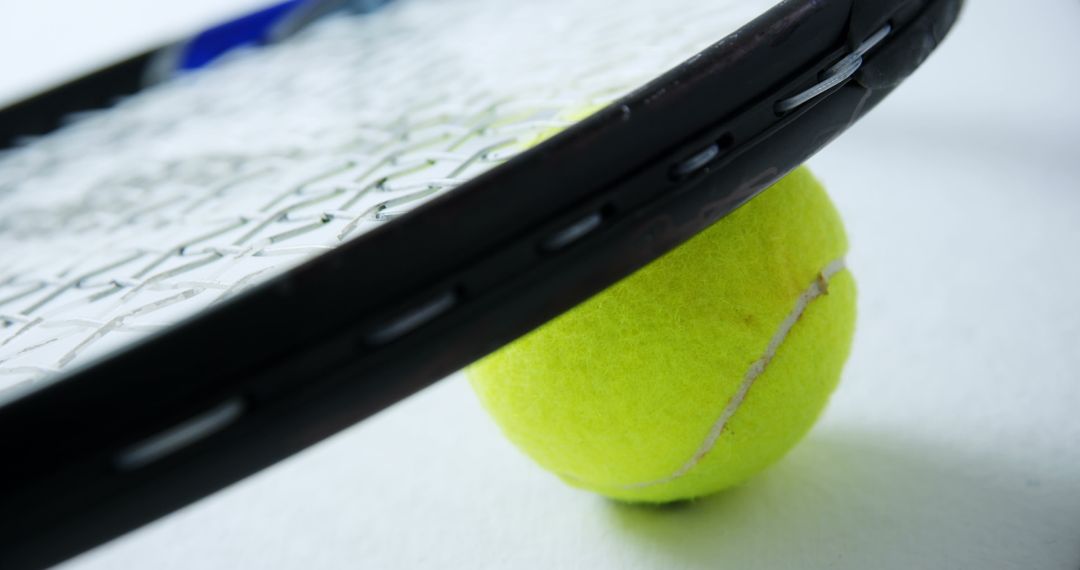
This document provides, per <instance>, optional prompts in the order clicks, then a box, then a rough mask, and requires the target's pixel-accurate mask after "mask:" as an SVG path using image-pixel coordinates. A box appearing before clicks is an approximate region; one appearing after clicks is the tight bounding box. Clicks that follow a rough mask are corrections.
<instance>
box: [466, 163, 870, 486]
mask: <svg viewBox="0 0 1080 570" xmlns="http://www.w3.org/2000/svg"><path fill="white" fill-rule="evenodd" d="M846 251H847V239H846V236H845V234H844V230H843V226H842V224H841V221H840V218H839V215H838V214H837V212H836V210H835V208H834V207H833V205H832V203H831V202H830V201H829V198H828V196H827V195H826V193H825V191H824V190H823V188H822V187H821V186H820V185H819V184H818V182H817V181H816V180H815V179H814V178H813V176H812V175H811V174H810V173H809V171H807V170H806V169H805V168H800V169H798V170H796V171H794V172H793V173H791V174H789V175H788V176H787V177H785V178H784V179H782V180H781V181H780V182H778V183H777V184H775V185H774V186H772V187H771V188H769V189H768V190H766V191H764V192H762V193H761V194H760V195H759V196H757V197H756V198H754V199H753V200H751V201H750V202H748V203H747V204H746V205H744V206H743V207H741V208H739V209H738V210H736V211H735V212H733V213H731V214H730V215H728V216H727V217H725V218H723V219H721V220H720V221H719V222H717V223H716V224H714V225H712V226H711V227H709V228H707V229H706V230H705V231H703V232H702V233H700V234H698V235H697V236H695V237H693V238H692V239H690V240H689V241H687V242H686V243H684V244H682V245H681V246H679V247H678V248H676V249H674V250H672V251H671V252H669V253H668V254H666V255H664V256H662V257H661V258H659V259H657V260H655V261H653V262H652V263H650V264H649V265H647V266H646V267H644V268H642V269H641V270H639V271H637V272H636V273H634V274H632V275H630V276H629V277H627V278H625V279H623V280H622V281H620V282H618V283H616V284H615V285H613V286H612V287H610V288H608V289H607V290H605V291H603V292H601V293H600V294H598V295H595V296H594V297H592V298H590V299H589V300H587V301H585V302H584V303H582V304H580V305H579V306H577V307H575V308H574V309H572V310H570V311H569V312H567V313H564V314H563V315H560V316H559V317H557V318H556V319H554V320H552V321H550V322H549V323H547V324H545V325H543V326H542V327H540V328H538V329H536V330H534V331H533V332H531V333H529V334H527V335H526V336H524V337H522V338H520V339H518V340H517V341H515V342H513V343H511V344H510V345H507V346H506V347H503V348H502V349H500V350H499V351H497V352H495V353H493V354H492V355H490V356H488V357H486V358H485V359H483V360H481V361H479V362H477V363H476V364H474V365H472V366H471V367H469V369H468V370H467V373H468V376H469V378H470V381H471V384H472V386H473V388H474V390H475V391H476V393H477V394H478V396H479V398H480V400H481V402H482V403H483V405H484V407H485V408H487V410H488V411H489V412H490V413H491V415H492V416H493V417H494V418H495V420H496V422H497V423H498V424H499V426H500V427H501V428H502V430H503V432H504V433H505V434H506V435H507V436H508V437H509V439H510V440H511V441H512V442H513V443H515V444H516V445H517V446H518V447H519V448H521V449H522V450H523V451H525V452H526V453H527V454H528V455H530V456H531V457H532V458H533V459H534V460H536V462H538V463H539V464H540V465H542V466H543V467H545V468H546V469H548V470H550V471H552V472H554V473H556V474H557V475H559V476H560V477H561V478H562V479H563V480H565V481H566V482H567V483H569V484H571V485H573V486H576V487H580V488H584V489H590V490H592V491H596V492H598V493H601V494H603V495H606V496H609V497H612V498H616V499H621V500H627V501H641V502H669V501H675V500H680V499H688V498H693V497H700V496H704V495H708V494H710V493H714V492H716V491H719V490H722V489H724V488H727V487H730V486H732V485H736V484H738V483H741V482H743V481H745V480H746V479H748V478H749V477H750V476H752V475H753V474H755V473H757V472H758V471H760V470H762V469H764V468H765V467H767V466H768V465H769V464H771V463H773V462H775V461H777V460H778V459H779V458H780V457H781V456H782V455H783V454H784V453H785V452H787V451H788V450H789V449H790V448H791V447H792V446H793V445H794V444H795V443H796V442H797V441H798V440H799V439H800V438H801V437H802V436H803V435H804V434H805V433H806V432H807V431H808V430H809V429H810V427H811V425H812V424H813V422H814V421H815V419H816V418H817V417H818V415H819V414H820V413H821V411H822V409H823V408H824V407H825V404H826V403H827V401H828V398H829V395H830V394H831V393H832V391H833V389H834V388H835V386H836V384H837V382H838V380H839V377H840V373H841V369H842V367H843V364H844V361H845V360H846V358H847V355H848V351H849V348H850V344H851V339H852V335H853V332H854V322H855V283H854V281H853V279H852V276H851V274H850V273H849V271H848V270H847V269H846V267H845V265H844V254H845V252H846Z"/></svg>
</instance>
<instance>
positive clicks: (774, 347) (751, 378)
mask: <svg viewBox="0 0 1080 570" xmlns="http://www.w3.org/2000/svg"><path fill="white" fill-rule="evenodd" d="M846 268H847V266H846V264H845V262H844V258H840V259H836V260H833V261H832V262H830V263H828V264H827V265H826V266H825V267H824V268H823V269H822V270H821V271H819V272H818V275H817V277H816V278H815V279H814V281H813V282H812V283H811V284H810V286H809V287H807V288H806V289H805V290H803V292H802V293H801V294H799V297H798V298H797V299H796V300H795V306H794V307H793V308H792V310H791V311H790V312H789V313H788V315H787V316H786V317H785V318H784V320H783V321H781V322H780V326H779V327H778V328H777V329H776V332H775V333H773V336H772V338H770V339H769V344H768V345H767V346H766V347H765V352H764V353H763V354H762V355H761V357H760V358H758V359H757V360H755V361H754V362H753V364H751V365H750V367H749V368H748V369H747V370H746V373H745V374H744V375H743V379H742V382H741V383H740V384H739V389H738V390H736V392H735V394H734V395H733V396H732V397H731V399H730V400H728V403H727V405H726V406H724V411H723V412H722V413H721V414H720V417H719V418H717V420H716V421H715V422H713V425H712V427H711V428H710V429H709V432H708V435H707V436H706V437H705V440H704V441H703V442H702V443H701V445H700V446H699V447H698V449H697V451H695V452H694V454H693V455H692V456H691V457H690V459H688V460H687V461H686V462H685V463H683V465H682V466H681V467H679V468H678V469H677V470H675V472H673V473H672V474H670V475H667V476H665V477H662V478H660V479H654V480H652V481H644V482H641V483H633V484H630V485H622V486H621V488H622V489H624V490H638V489H644V488H647V487H653V486H656V485H662V484H664V483H670V482H672V481H675V480H676V479H679V478H680V477H683V476H684V475H686V474H687V473H689V472H690V471H691V470H693V469H694V468H695V467H697V465H698V464H699V463H701V461H702V460H703V459H704V458H705V456H706V455H708V453H709V452H710V451H711V450H712V449H713V447H714V446H715V445H716V442H717V440H719V439H720V436H721V435H722V434H723V432H724V429H725V428H726V427H727V423H728V421H730V420H731V418H732V417H733V416H734V415H735V413H736V412H738V411H739V408H740V407H741V406H742V403H743V401H745V400H746V396H747V395H748V394H749V393H750V389H751V388H752V387H753V385H754V382H755V381H756V380H757V379H758V378H759V377H761V375H762V374H764V373H765V370H766V369H767V368H768V365H769V362H771V361H772V359H773V358H774V357H775V356H776V353H777V351H779V350H780V347H781V346H783V344H784V341H785V340H787V337H788V335H789V334H790V333H791V329H792V328H794V326H795V323H797V322H798V321H799V319H800V318H801V317H802V315H803V313H805V312H806V309H807V307H809V306H810V303H812V302H813V301H814V300H815V299H817V298H818V297H821V296H822V295H827V294H828V292H829V279H831V278H832V277H833V276H834V275H836V274H837V273H839V272H841V271H843V270H844V269H846Z"/></svg>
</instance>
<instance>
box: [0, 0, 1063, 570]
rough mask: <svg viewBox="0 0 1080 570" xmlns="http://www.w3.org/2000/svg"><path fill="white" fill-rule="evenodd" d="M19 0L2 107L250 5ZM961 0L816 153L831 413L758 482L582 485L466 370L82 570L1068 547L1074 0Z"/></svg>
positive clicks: (751, 558) (797, 557) (830, 560)
mask: <svg viewBox="0 0 1080 570" xmlns="http://www.w3.org/2000/svg"><path fill="white" fill-rule="evenodd" d="M20 4H21V6H16V7H14V10H15V11H16V17H4V18H0V58H2V59H0V69H3V71H4V73H3V75H2V76H0V102H3V101H9V100H12V99H14V98H17V97H19V96H21V95H24V94H26V93H28V92H31V91H33V90H34V89H37V88H40V87H41V86H42V85H47V84H50V83H54V82H56V81H57V80H59V79H62V78H64V77H66V76H68V75H70V74H71V73H72V72H73V71H74V70H77V69H84V68H86V67H88V66H93V65H96V64H97V63H100V62H104V61H109V60H110V59H115V58H116V56H117V55H119V54H124V53H130V52H132V51H135V50H137V49H139V48H144V47H147V46H149V45H153V44H154V43H155V42H156V41H161V40H166V39H171V38H175V37H177V36H179V35H180V34H181V33H182V32H183V31H184V30H188V29H191V28H192V27H194V26H197V25H200V24H203V23H207V22H211V21H215V20H217V19H219V18H221V17H224V16H226V15H229V14H233V13H236V12H237V11H242V10H244V9H247V8H250V7H251V6H252V5H256V4H258V2H257V1H255V0H229V1H228V2H225V1H220V0H219V1H217V2H209V1H202V0H200V1H188V2H185V3H156V2H155V3H149V2H134V1H128V0H108V1H106V0H98V1H97V2H93V3H88V2H77V1H75V0H67V1H65V0H47V1H43V0H38V1H37V2H33V3H30V2H25V3H20ZM968 4H969V6H968V9H967V11H966V13H965V14H964V17H963V18H962V21H961V23H960V25H959V27H958V28H957V30H956V31H955V33H954V34H953V35H952V36H951V37H950V38H949V40H948V41H947V42H946V44H945V45H944V46H942V48H941V49H940V51H939V52H938V53H937V54H936V55H935V56H934V57H933V58H932V59H931V60H930V61H929V62H928V63H927V64H926V66H925V67H924V68H923V69H922V70H920V72H919V73H918V74H917V75H916V76H915V77H913V78H912V79H911V80H909V81H908V82H907V83H906V84H905V85H904V86H903V87H902V88H901V89H900V90H899V91H898V92H896V93H895V94H894V95H893V96H892V97H891V98H890V99H889V100H887V101H886V102H885V104H884V105H883V106H882V107H881V108H879V109H878V110H877V111H875V112H874V113H873V114H872V115H871V116H870V117H868V118H867V119H865V120H864V121H863V122H862V123H861V124H859V125H858V126H857V127H856V128H855V129H853V130H852V131H851V132H850V133H849V134H847V135H846V136H844V137H843V138H842V139H841V140H839V141H837V142H836V143H835V144H833V145H832V146H830V147H829V148H828V149H827V150H826V151H824V152H822V153H821V154H820V155H819V156H818V157H816V158H815V159H814V160H813V161H812V165H813V166H814V167H815V169H816V171H817V172H818V174H819V175H820V176H821V177H822V178H823V180H824V181H825V182H826V184H827V185H828V186H829V187H830V190H831V192H832V194H833V197H834V199H835V200H836V202H837V204H838V206H839V207H840V209H841V211H842V212H843V214H844V216H845V219H846V221H847V223H848V229H849V233H850V235H851V240H852V244H853V246H852V247H853V249H852V254H851V256H850V259H849V261H850V264H851V266H852V267H853V269H854V272H855V275H856V278H857V279H858V282H859V287H860V301H859V306H860V317H859V330H858V333H857V336H856V342H855V347H854V352H853V355H852V357H851V360H850V362H849V364H848V367H847V369H846V372H845V375H844V380H843V383H842V384H841V387H840V389H839V390H838V392H837V393H836V395H835V397H834V398H833V401H832V404H831V406H830V407H829V409H828V411H827V413H826V414H825V416H824V418H823V419H822V421H821V422H820V423H819V425H818V426H817V427H816V428H815V429H814V431H813V432H812V433H811V434H810V436H809V437H808V438H807V440H806V441H805V442H804V443H803V444H801V445H800V446H798V447H797V448H796V449H795V450H794V451H793V452H792V453H791V454H790V455H789V456H788V457H787V458H786V459H784V460H783V461H782V462H781V463H780V464H778V465H777V466H775V467H774V468H772V469H770V470H769V471H767V472H766V473H764V474H762V475H761V476H759V477H757V478H756V479H754V480H753V481H751V482H750V483H749V484H747V485H745V486H744V487H741V488H738V489H736V490H733V491H730V492H727V493H724V494H722V495H719V496H716V497H713V498H709V499H706V500H702V501H699V502H696V503H694V504H691V505H686V506H682V507H678V508H660V509H658V508H641V507H632V506H624V505H619V504H614V503H611V502H608V501H605V500H603V499H600V498H598V497H595V496H592V495H590V494H587V493H585V492H581V491H576V490H573V489H570V488H568V487H566V486H564V485H562V484H561V483H560V482H558V481H557V480H556V479H555V478H554V477H552V476H549V475H547V474H546V473H544V472H543V471H541V470H539V469H538V468H536V467H534V466H533V465H532V464H531V463H530V462H529V460H528V459H526V458H525V457H524V456H522V455H521V454H519V453H518V452H517V451H516V450H515V449H514V448H513V447H511V446H510V444H508V443H507V442H506V441H505V440H503V439H502V438H501V436H500V434H499V433H498V431H497V429H496V428H495V427H494V425H493V424H492V423H491V422H490V421H489V420H488V418H487V417H486V416H485V415H484V413H483V411H482V410H481V409H480V407H479V406H478V404H477V402H476V401H475V399H474V398H473V397H472V394H471V393H470V392H469V390H468V386H467V384H466V383H465V382H464V381H463V378H461V377H460V376H454V377H452V378H450V379H447V380H446V381H444V382H442V383H440V384H439V385H437V386H436V387H434V388H432V389H430V390H428V391H426V392H424V393H422V394H421V395H419V396H417V397H414V398H412V399H410V400H408V401H406V402H404V403H403V404H401V405H399V406H397V407H395V408H393V409H392V410H390V411H388V412H386V413H383V414H381V415H380V416H378V417H376V418H375V419H374V420H371V421H369V422H366V423H364V424H361V425H360V426H357V427H354V428H352V429H350V430H348V431H346V432H344V433H342V434H340V435H339V436H337V437H334V438H332V439H331V440H329V441H327V442H325V443H324V444H321V445H319V446H317V447H315V448H313V449H310V450H308V451H306V452H304V453H302V454H300V455H299V456H297V457H295V458H294V459H291V460H289V461H286V462H284V463H282V464H280V465H278V466H276V467H274V468H272V469H269V470H267V471H265V472H263V473H261V474H259V475H257V476H255V477H252V478H251V479H249V480H247V481H245V482H243V483H241V484H238V485H236V486H234V487H233V488H230V489H228V490H226V491H225V492H222V493H219V494H217V495H215V496H214V497H212V498H210V499H208V500H205V501H202V502H200V503H198V504H196V505H194V506H192V507H189V508H187V509H185V510H183V511H181V512H179V513H177V514H175V515H173V516H171V517H168V518H166V519H164V520H162V521H159V522H157V523H154V524H152V525H150V526H148V527H146V528H144V529H142V530H140V531H138V532H135V533H133V534H131V535H129V536H127V537H125V538H123V539H120V540H118V541H116V542H114V543H112V544H110V545H108V546H106V547H103V548H100V549H98V550H96V551H93V552H91V553H90V554H87V555H84V556H82V557H80V558H79V559H77V560H76V561H74V563H73V564H71V567H73V568H86V569H88V568H117V567H121V568H128V567H130V568H206V569H211V568H222V569H225V568H228V569H233V568H299V567H304V568H355V567H368V568H388V567H440V568H443V567H462V568H466V567H467V568H533V567H535V568H589V569H593V568H607V567H610V568H706V567H707V568H716V567H723V568H823V567H824V568H1025V569H1026V568H1062V569H1070V570H1075V569H1076V568H1078V567H1080V416H1078V413H1077V407H1078V405H1080V293H1078V284H1080V264H1078V263H1077V253H1076V252H1077V251H1078V250H1080V109H1078V105H1080V103H1078V102H1077V99H1078V97H1077V93H1078V90H1080V79H1077V76H1078V74H1080V61H1078V60H1077V57H1078V56H1080V33H1077V30H1080V3H1077V2H1076V1H1074V0H1027V1H1026V2H1013V1H1009V0H969V2H968ZM91 5H92V6H91ZM11 9H12V7H7V8H6V11H8V14H9V15H10V13H11V12H10V10H11Z"/></svg>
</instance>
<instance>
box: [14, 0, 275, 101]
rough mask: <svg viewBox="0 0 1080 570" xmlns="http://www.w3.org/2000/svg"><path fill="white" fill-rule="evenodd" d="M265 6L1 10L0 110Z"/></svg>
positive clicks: (128, 3) (107, 3)
mask: <svg viewBox="0 0 1080 570" xmlns="http://www.w3.org/2000/svg"><path fill="white" fill-rule="evenodd" d="M270 3H273V2H272V1H268V0H228V1H225V2H222V1H221V0H184V1H183V2H147V1H145V0H97V1H90V2H86V1H79V0H33V1H32V2H21V1H14V0H13V1H11V2H5V3H4V4H3V5H2V6H0V9H2V12H0V14H2V15H0V70H3V73H0V105H6V104H8V103H11V102H14V101H18V100H20V99H22V98H24V97H28V96H30V95H32V94H34V93H37V92H39V91H42V90H44V89H48V88H50V87H53V86H55V85H58V84H61V83H63V82H65V81H67V80H69V79H72V78H74V77H78V76H80V75H82V74H84V73H87V72H89V71H93V70H95V69H97V68H99V67H102V66H104V65H108V64H110V63H115V62H117V61H119V60H121V59H124V58H126V57H129V56H132V55H135V54H138V53H140V52H142V51H145V50H148V49H153V48H157V47H160V46H162V45H164V44H166V43H168V42H171V41H175V40H178V39H181V38H184V37H187V36H188V35H189V34H191V33H192V32H193V31H197V30H200V29H202V28H204V27H206V26H208V25H213V24H215V23H218V22H221V21H224V20H227V19H229V18H231V17H233V16H235V15H237V14H242V13H245V12H246V11H249V10H254V9H256V8H257V7H259V6H263V5H266V4H270Z"/></svg>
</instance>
